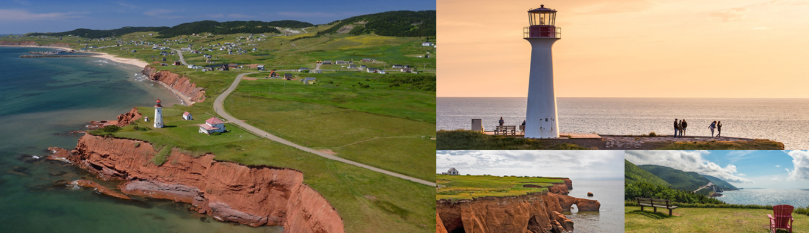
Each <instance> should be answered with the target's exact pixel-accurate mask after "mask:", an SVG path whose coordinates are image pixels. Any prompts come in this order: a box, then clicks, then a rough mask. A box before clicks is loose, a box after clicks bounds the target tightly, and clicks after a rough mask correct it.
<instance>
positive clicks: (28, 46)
mask: <svg viewBox="0 0 809 233" xmlns="http://www.w3.org/2000/svg"><path fill="white" fill-rule="evenodd" d="M0 47H26V48H46V49H58V50H62V51H70V50H75V49H71V48H65V47H57V46H42V45H0Z"/></svg>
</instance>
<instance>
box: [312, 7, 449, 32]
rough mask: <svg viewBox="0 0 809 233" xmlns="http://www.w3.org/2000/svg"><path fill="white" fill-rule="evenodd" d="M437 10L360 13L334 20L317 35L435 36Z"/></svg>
mask: <svg viewBox="0 0 809 233" xmlns="http://www.w3.org/2000/svg"><path fill="white" fill-rule="evenodd" d="M435 19H436V17H435V11H434V10H433V11H388V12H382V13H376V14H368V15H360V16H354V17H351V18H347V19H344V20H339V21H334V22H331V23H329V24H336V25H334V26H333V27H331V28H329V29H327V30H324V31H320V32H318V33H317V35H316V36H321V35H325V34H334V33H348V34H352V35H360V34H367V33H372V32H373V33H374V34H377V35H380V36H399V37H422V36H424V37H427V36H435Z"/></svg>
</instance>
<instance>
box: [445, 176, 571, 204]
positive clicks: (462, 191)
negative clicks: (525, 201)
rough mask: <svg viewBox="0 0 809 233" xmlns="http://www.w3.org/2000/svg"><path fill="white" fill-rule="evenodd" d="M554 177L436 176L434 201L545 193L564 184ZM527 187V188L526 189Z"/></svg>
mask: <svg viewBox="0 0 809 233" xmlns="http://www.w3.org/2000/svg"><path fill="white" fill-rule="evenodd" d="M554 178H555V177H525V176H504V177H500V176H489V175H482V176H478V175H475V176H470V175H458V176H453V175H436V183H437V184H438V185H440V188H439V189H438V191H436V192H437V193H436V195H435V199H436V200H442V199H445V200H463V199H472V198H477V197H491V196H494V197H506V196H519V195H525V194H527V193H535V192H543V191H547V190H548V188H547V187H550V186H553V184H559V183H565V181H564V180H561V179H554ZM526 186H528V187H526Z"/></svg>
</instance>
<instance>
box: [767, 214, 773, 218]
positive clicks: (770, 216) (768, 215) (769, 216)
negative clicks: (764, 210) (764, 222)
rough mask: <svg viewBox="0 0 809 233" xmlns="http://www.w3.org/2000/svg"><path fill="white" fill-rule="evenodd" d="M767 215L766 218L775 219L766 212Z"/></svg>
mask: <svg viewBox="0 0 809 233" xmlns="http://www.w3.org/2000/svg"><path fill="white" fill-rule="evenodd" d="M767 217H768V218H770V219H775V218H773V217H772V215H770V214H767Z"/></svg>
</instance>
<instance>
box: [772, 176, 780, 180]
mask: <svg viewBox="0 0 809 233" xmlns="http://www.w3.org/2000/svg"><path fill="white" fill-rule="evenodd" d="M770 180H774V181H781V178H779V177H777V176H776V177H773V178H772V179H770Z"/></svg>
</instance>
